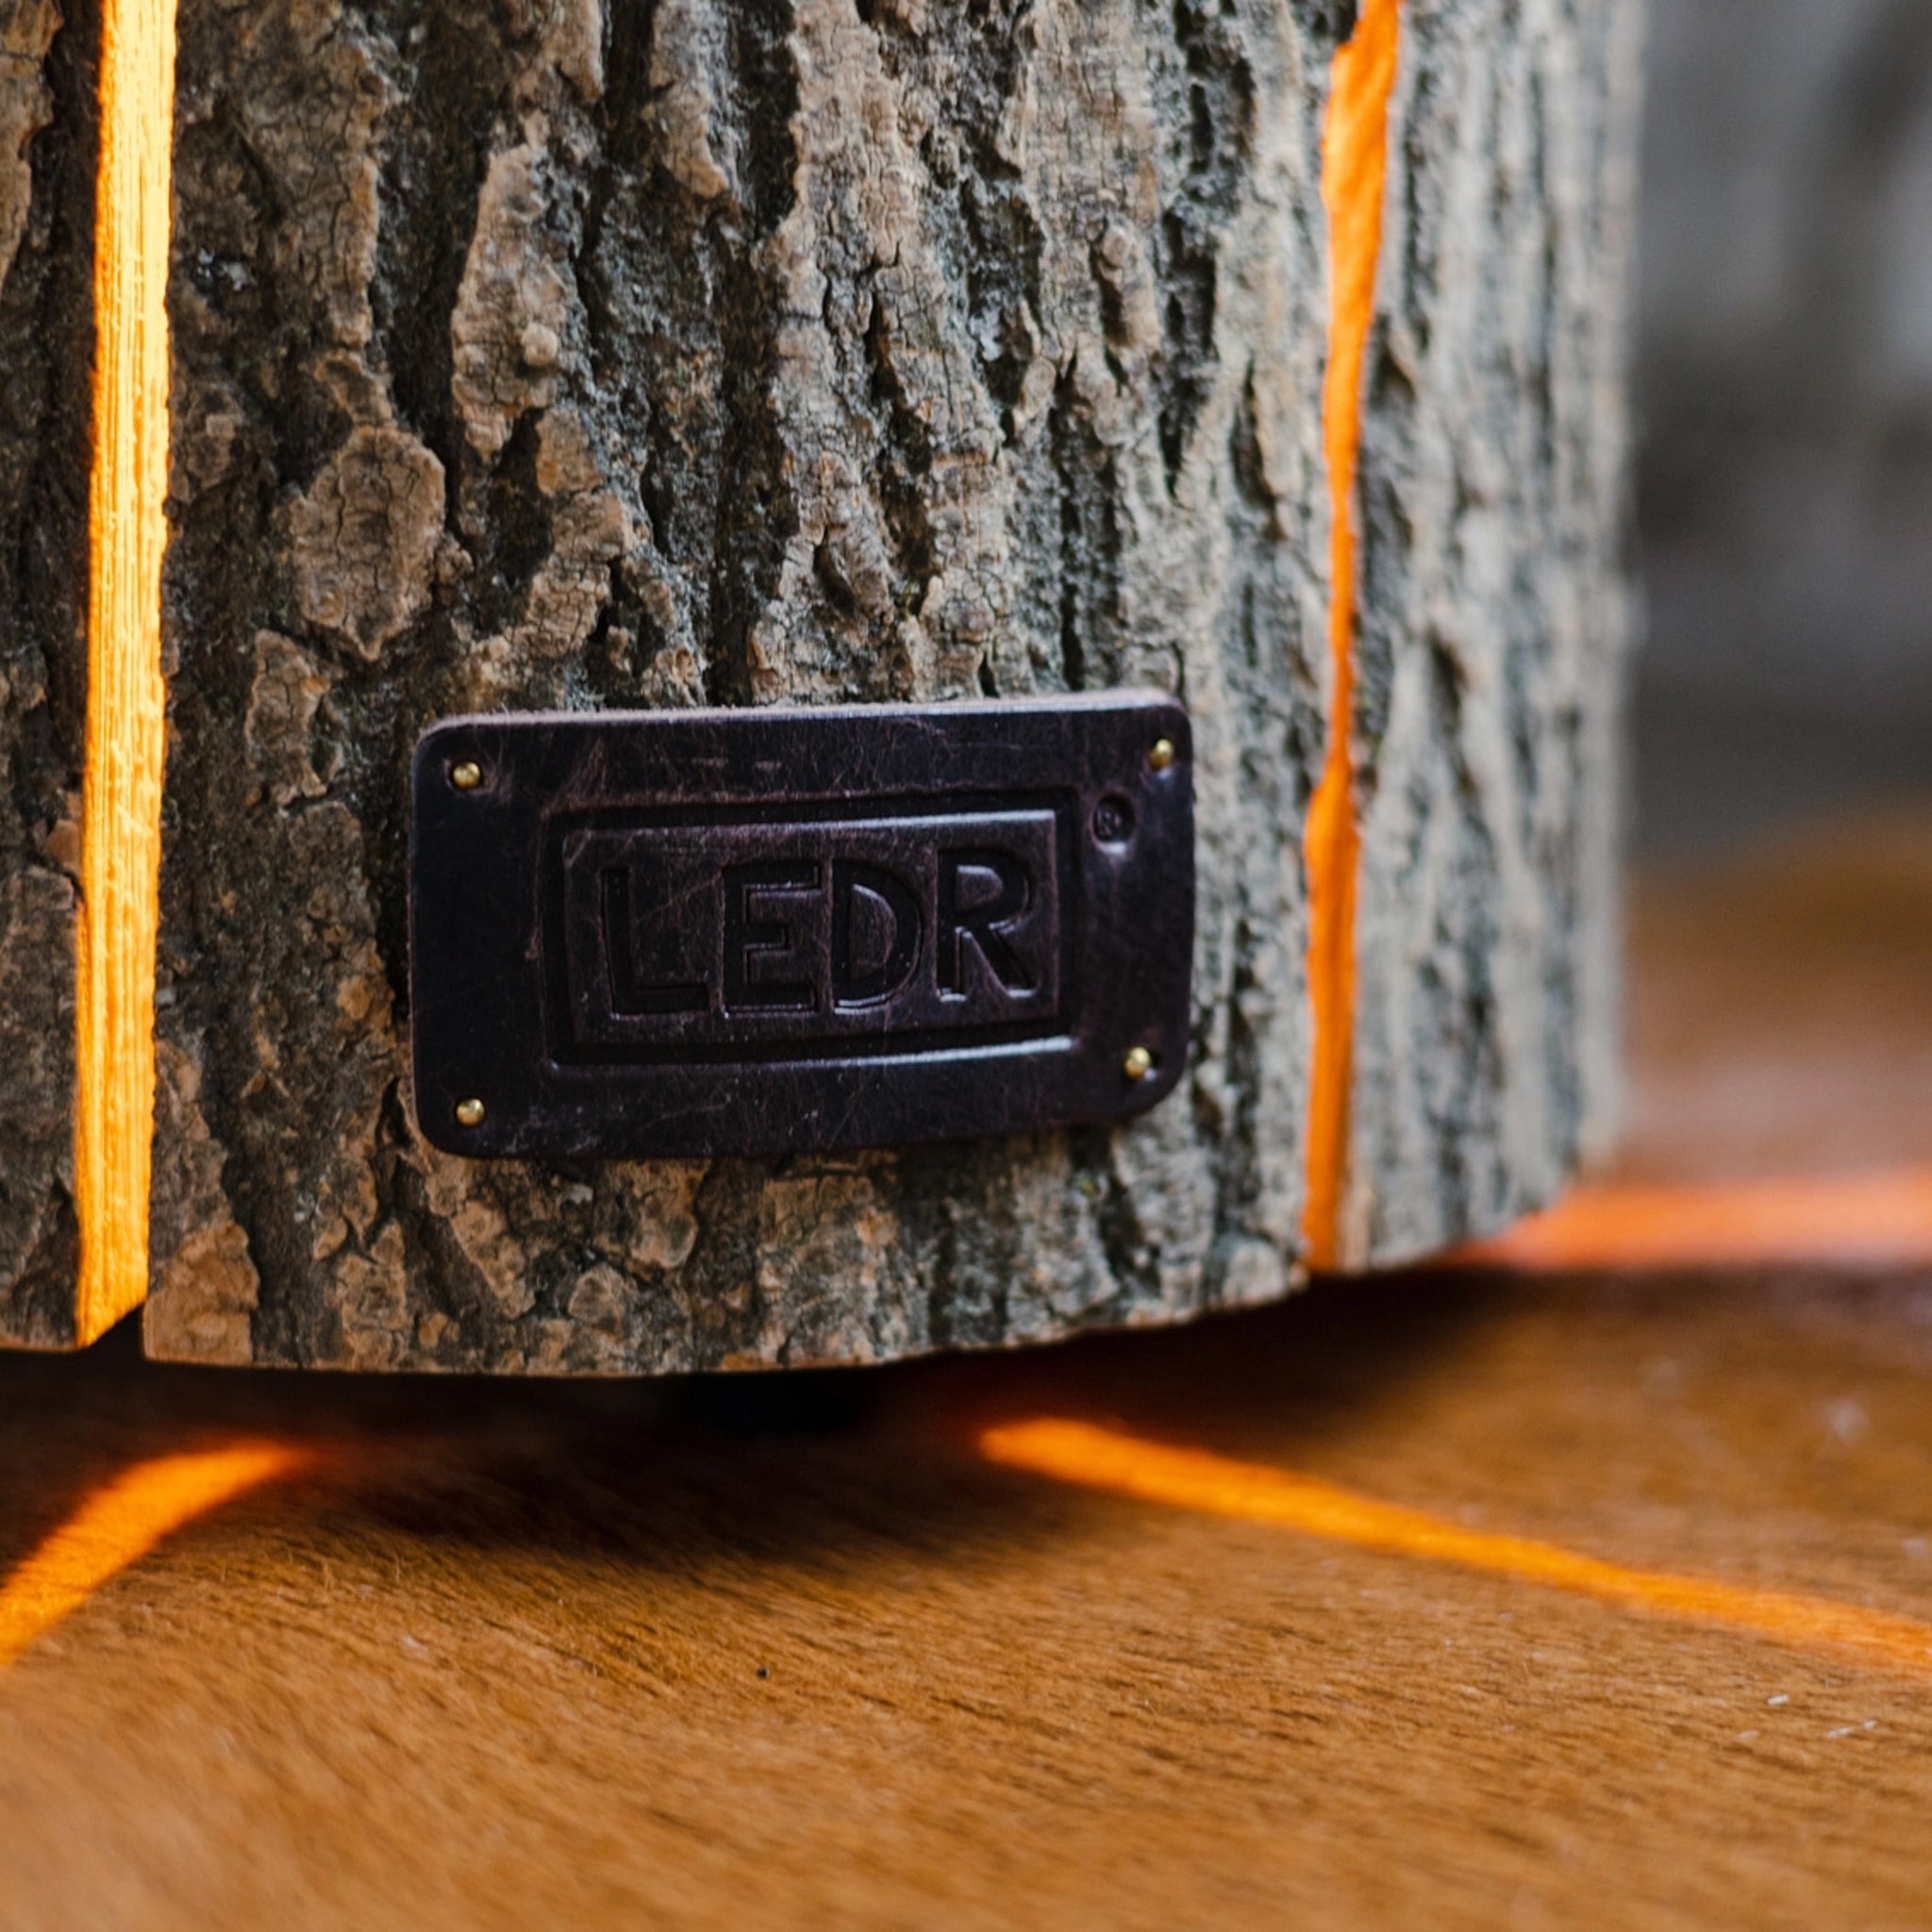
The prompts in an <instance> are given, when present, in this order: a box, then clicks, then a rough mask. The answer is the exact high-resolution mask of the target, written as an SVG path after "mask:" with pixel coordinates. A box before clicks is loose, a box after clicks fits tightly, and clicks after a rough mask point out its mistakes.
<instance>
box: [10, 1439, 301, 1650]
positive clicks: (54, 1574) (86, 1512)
mask: <svg viewBox="0 0 1932 1932" xmlns="http://www.w3.org/2000/svg"><path fill="white" fill-rule="evenodd" d="M313 1459H314V1458H313V1455H312V1452H310V1451H308V1450H307V1449H300V1448H295V1447H291V1446H290V1445H287V1444H283V1443H275V1442H256V1443H240V1444H236V1445H235V1446H233V1447H230V1448H226V1449H216V1450H210V1451H208V1452H207V1453H205V1454H202V1455H194V1456H163V1457H158V1458H157V1459H156V1460H155V1461H152V1462H142V1463H138V1464H136V1466H135V1467H134V1468H132V1469H130V1470H128V1471H127V1472H126V1474H125V1475H122V1476H119V1477H117V1478H116V1479H115V1480H114V1481H113V1482H112V1483H110V1484H108V1487H107V1488H106V1489H104V1490H100V1491H96V1492H95V1493H94V1494H93V1495H92V1496H90V1497H89V1498H88V1500H87V1501H86V1502H85V1503H84V1504H82V1506H81V1507H80V1508H79V1510H78V1511H77V1512H76V1513H75V1515H74V1516H72V1517H71V1518H69V1520H68V1521H67V1522H66V1523H64V1524H61V1526H60V1527H59V1528H58V1529H57V1530H56V1531H55V1532H54V1533H53V1535H52V1536H50V1537H49V1538H48V1539H47V1540H46V1541H45V1542H43V1543H42V1545H41V1546H40V1548H39V1549H37V1550H36V1551H34V1553H33V1555H32V1556H30V1557H28V1558H27V1559H26V1561H25V1562H24V1563H23V1564H22V1565H21V1566H20V1568H19V1569H18V1570H16V1571H15V1572H14V1573H13V1574H12V1575H11V1576H10V1577H8V1580H7V1584H6V1587H5V1588H4V1589H0V1670H4V1669H5V1668H6V1666H7V1665H8V1664H10V1663H11V1662H12V1661H13V1660H14V1658H15V1657H18V1656H19V1655H20V1653H21V1652H22V1651H23V1650H25V1648H26V1647H27V1645H28V1644H30V1643H31V1642H32V1641H34V1639H35V1638H37V1637H39V1636H41V1635H42V1633H43V1632H44V1631H47V1630H49V1629H51V1628H52V1627H53V1626H54V1625H55V1624H58V1622H59V1621H60V1620H61V1618H63V1617H64V1616H66V1615H67V1614H68V1613H69V1612H70V1611H72V1610H76V1609H78V1608H79V1607H80V1606H81V1605H82V1604H84V1603H85V1602H86V1601H87V1600H88V1598H89V1597H91V1596H92V1594H93V1593H94V1591H97V1590H99V1589H100V1587H101V1586H102V1585H103V1584H104V1583H108V1582H110V1581H112V1579H113V1578H114V1577H116V1576H118V1575H119V1574H121V1572H122V1571H124V1570H125V1569H126V1568H127V1566H128V1565H129V1564H130V1563H136V1562H139V1561H140V1560H141V1558H142V1557H144V1556H146V1555H147V1553H148V1552H149V1551H150V1550H152V1549H153V1548H154V1547H155V1545H156V1544H157V1543H158V1542H159V1541H161V1539H162V1538H163V1537H165V1536H168V1535H170V1534H171V1533H172V1532H174V1531H175V1530H177V1529H179V1528H180V1527H181V1526H182V1525H183V1524H187V1523H192V1521H193V1520H194V1519H195V1518H196V1517H197V1516H205V1515H207V1514H208V1511H209V1510H210V1509H218V1508H220V1507H221V1506H222V1505H223V1504H224V1503H227V1502H231V1501H232V1500H233V1499H234V1498H235V1497H237V1496H239V1495H241V1494H242V1492H243V1491H247V1490H252V1489H255V1488H257V1487H258V1485H259V1484H262V1483H265V1482H270V1481H272V1480H274V1479H275V1477H277V1476H284V1475H289V1474H292V1473H293V1472H294V1471H296V1470H298V1469H300V1468H302V1467H303V1466H304V1465H306V1464H307V1463H308V1462H310V1461H312V1460H313Z"/></svg>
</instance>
